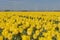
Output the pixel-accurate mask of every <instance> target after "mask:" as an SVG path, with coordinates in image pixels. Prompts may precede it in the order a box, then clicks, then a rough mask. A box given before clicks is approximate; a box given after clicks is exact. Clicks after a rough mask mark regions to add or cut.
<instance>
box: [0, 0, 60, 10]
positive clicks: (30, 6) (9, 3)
mask: <svg viewBox="0 0 60 40" xmlns="http://www.w3.org/2000/svg"><path fill="white" fill-rule="evenodd" d="M0 10H60V0H0Z"/></svg>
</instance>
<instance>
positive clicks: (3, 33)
mask: <svg viewBox="0 0 60 40" xmlns="http://www.w3.org/2000/svg"><path fill="white" fill-rule="evenodd" d="M2 35H3V36H4V37H7V36H8V31H7V30H6V29H4V30H3V32H2Z"/></svg>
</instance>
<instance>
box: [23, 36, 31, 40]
mask: <svg viewBox="0 0 60 40" xmlns="http://www.w3.org/2000/svg"><path fill="white" fill-rule="evenodd" d="M22 40H30V36H27V35H22Z"/></svg>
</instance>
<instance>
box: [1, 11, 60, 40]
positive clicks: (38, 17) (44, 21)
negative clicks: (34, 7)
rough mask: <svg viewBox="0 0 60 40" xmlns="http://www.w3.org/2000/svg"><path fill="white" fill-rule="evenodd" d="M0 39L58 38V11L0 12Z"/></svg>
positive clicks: (35, 39) (50, 39) (59, 18)
mask: <svg viewBox="0 0 60 40" xmlns="http://www.w3.org/2000/svg"><path fill="white" fill-rule="evenodd" d="M0 40H60V12H0Z"/></svg>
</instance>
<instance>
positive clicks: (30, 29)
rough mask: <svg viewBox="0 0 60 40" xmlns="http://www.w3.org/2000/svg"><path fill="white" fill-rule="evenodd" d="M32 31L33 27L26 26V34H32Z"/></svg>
mask: <svg viewBox="0 0 60 40" xmlns="http://www.w3.org/2000/svg"><path fill="white" fill-rule="evenodd" d="M32 31H33V28H31V27H30V28H28V29H27V34H28V35H31V34H32Z"/></svg>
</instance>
